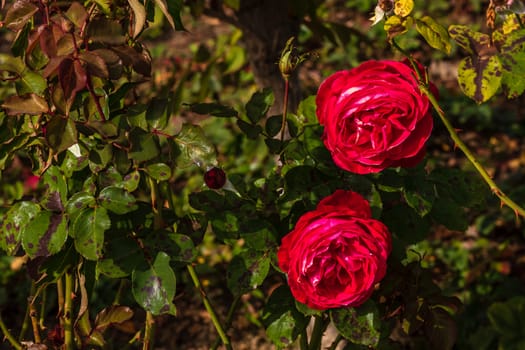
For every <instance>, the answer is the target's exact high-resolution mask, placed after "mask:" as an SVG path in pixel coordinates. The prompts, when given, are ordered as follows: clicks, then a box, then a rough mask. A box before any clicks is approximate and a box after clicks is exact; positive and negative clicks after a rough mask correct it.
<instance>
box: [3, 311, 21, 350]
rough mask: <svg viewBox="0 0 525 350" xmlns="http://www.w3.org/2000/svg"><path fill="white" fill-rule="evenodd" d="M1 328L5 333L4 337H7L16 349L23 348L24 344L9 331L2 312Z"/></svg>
mask: <svg viewBox="0 0 525 350" xmlns="http://www.w3.org/2000/svg"><path fill="white" fill-rule="evenodd" d="M0 329H1V330H2V333H4V337H5V338H6V339H7V341H8V342H9V344H11V346H12V347H13V348H15V349H16V350H22V344H20V343H19V342H18V341H17V340H16V339H15V337H13V335H12V334H11V332H9V329H7V327H6V326H5V323H4V320H3V319H2V313H1V312H0Z"/></svg>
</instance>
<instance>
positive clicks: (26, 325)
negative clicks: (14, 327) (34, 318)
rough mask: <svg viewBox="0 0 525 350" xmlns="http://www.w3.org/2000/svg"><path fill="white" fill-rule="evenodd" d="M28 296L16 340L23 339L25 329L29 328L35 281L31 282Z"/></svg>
mask: <svg viewBox="0 0 525 350" xmlns="http://www.w3.org/2000/svg"><path fill="white" fill-rule="evenodd" d="M29 295H30V296H29V298H27V307H26V314H25V316H24V321H23V322H22V328H21V329H20V334H19V335H18V340H19V341H22V340H24V338H25V336H26V333H27V330H28V329H29V322H30V320H31V318H30V317H29V314H30V312H31V302H32V301H33V295H35V282H31V291H30V292H29Z"/></svg>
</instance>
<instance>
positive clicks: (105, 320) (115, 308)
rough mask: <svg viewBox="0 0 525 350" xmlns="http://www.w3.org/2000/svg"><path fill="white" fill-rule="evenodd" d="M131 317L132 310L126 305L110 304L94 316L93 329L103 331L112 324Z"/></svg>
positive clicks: (122, 321)
mask: <svg viewBox="0 0 525 350" xmlns="http://www.w3.org/2000/svg"><path fill="white" fill-rule="evenodd" d="M132 317H133V310H131V308H130V307H128V306H123V305H112V306H109V307H106V308H104V309H102V310H101V311H100V312H99V313H98V314H97V317H96V318H95V325H94V327H93V328H94V329H96V330H98V331H103V330H104V329H106V328H108V327H110V326H111V325H113V324H121V323H124V322H126V321H128V320H130V319H131V318H132Z"/></svg>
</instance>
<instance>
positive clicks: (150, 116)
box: [146, 98, 170, 130]
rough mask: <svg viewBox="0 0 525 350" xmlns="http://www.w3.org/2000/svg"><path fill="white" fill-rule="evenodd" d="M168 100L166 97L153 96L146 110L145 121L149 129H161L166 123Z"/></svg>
mask: <svg viewBox="0 0 525 350" xmlns="http://www.w3.org/2000/svg"><path fill="white" fill-rule="evenodd" d="M169 104H170V101H169V99H167V98H153V99H152V100H151V102H150V103H149V105H148V109H147V110H146V121H147V122H148V126H149V127H150V128H151V129H157V130H162V129H164V128H165V127H166V126H167V125H168V118H169V113H168V109H169V108H168V107H169Z"/></svg>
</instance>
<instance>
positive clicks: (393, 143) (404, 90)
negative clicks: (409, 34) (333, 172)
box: [316, 60, 433, 174]
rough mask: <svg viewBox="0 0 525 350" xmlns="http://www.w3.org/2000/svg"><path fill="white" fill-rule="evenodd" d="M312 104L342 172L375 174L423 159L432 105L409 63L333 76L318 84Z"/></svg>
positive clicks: (371, 65)
mask: <svg viewBox="0 0 525 350" xmlns="http://www.w3.org/2000/svg"><path fill="white" fill-rule="evenodd" d="M420 71H421V70H420ZM316 104H317V118H318V120H319V123H320V124H321V125H323V126H324V128H325V130H324V135H323V141H324V144H325V146H326V147H327V148H328V150H329V151H330V153H331V154H332V158H333V160H334V162H335V163H336V164H337V166H339V167H340V168H342V169H345V170H347V171H350V172H354V173H358V174H368V173H376V172H379V171H381V170H383V169H385V168H387V167H395V166H403V167H408V166H413V165H416V164H417V163H418V162H419V161H421V160H422V158H423V157H424V155H425V147H424V145H425V141H426V140H427V139H428V137H429V136H430V133H431V131H432V125H433V121H432V115H431V105H430V102H429V100H428V98H427V96H426V95H424V94H423V93H422V92H421V91H420V89H419V85H418V81H417V79H416V77H415V72H414V71H413V69H412V68H411V67H410V65H409V63H408V62H397V61H388V60H383V61H367V62H364V63H362V64H361V65H359V66H358V67H355V68H353V69H350V70H345V71H339V72H336V73H334V74H333V75H331V76H330V77H328V78H327V79H326V80H325V81H324V82H323V83H322V84H321V85H320V87H319V91H318V93H317V97H316Z"/></svg>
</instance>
